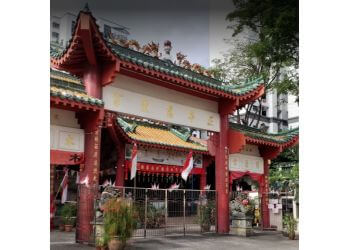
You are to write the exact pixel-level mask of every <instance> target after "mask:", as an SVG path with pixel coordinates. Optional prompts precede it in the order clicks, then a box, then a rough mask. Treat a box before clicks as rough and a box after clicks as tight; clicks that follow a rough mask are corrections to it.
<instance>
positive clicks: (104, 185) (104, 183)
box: [102, 180, 109, 188]
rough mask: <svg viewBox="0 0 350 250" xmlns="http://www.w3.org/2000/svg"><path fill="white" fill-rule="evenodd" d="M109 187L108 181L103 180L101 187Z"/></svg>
mask: <svg viewBox="0 0 350 250" xmlns="http://www.w3.org/2000/svg"><path fill="white" fill-rule="evenodd" d="M108 185H109V181H108V180H105V181H104V182H103V184H102V187H104V188H105V187H107V186H108Z"/></svg>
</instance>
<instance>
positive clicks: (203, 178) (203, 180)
mask: <svg viewBox="0 0 350 250" xmlns="http://www.w3.org/2000/svg"><path fill="white" fill-rule="evenodd" d="M199 178H200V179H199V189H200V190H203V189H204V188H205V186H206V185H207V173H206V169H205V168H204V173H203V174H201V175H200V176H199Z"/></svg>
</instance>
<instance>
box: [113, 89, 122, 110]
mask: <svg viewBox="0 0 350 250" xmlns="http://www.w3.org/2000/svg"><path fill="white" fill-rule="evenodd" d="M122 97H123V95H121V94H119V93H116V92H115V93H113V105H114V107H116V108H119V106H120V103H121V101H122V100H121V98H122Z"/></svg>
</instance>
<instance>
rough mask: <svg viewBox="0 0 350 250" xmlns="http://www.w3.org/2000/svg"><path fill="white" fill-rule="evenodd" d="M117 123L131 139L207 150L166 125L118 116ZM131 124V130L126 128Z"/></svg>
mask: <svg viewBox="0 0 350 250" xmlns="http://www.w3.org/2000/svg"><path fill="white" fill-rule="evenodd" d="M133 124H135V125H133ZM117 125H119V126H120V127H121V128H122V129H123V131H124V132H125V133H126V134H127V136H128V137H130V138H131V139H132V140H136V141H140V142H146V143H151V144H159V145H165V146H171V147H178V148H185V149H193V150H198V151H204V152H205V151H207V150H208V149H207V147H205V146H203V145H201V144H199V143H196V142H193V141H191V140H190V139H189V138H187V141H185V140H184V138H180V136H178V135H175V134H174V132H171V129H170V128H169V127H167V126H163V125H156V124H151V123H149V122H147V121H136V120H130V119H126V118H120V117H118V118H117ZM131 126H134V130H133V131H131V130H130V129H128V128H130V127H131Z"/></svg>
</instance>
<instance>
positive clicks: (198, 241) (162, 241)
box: [51, 232, 299, 250]
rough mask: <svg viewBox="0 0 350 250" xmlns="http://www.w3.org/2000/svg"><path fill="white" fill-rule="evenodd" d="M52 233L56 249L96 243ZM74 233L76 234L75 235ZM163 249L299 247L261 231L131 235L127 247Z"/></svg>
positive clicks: (279, 249) (88, 248)
mask: <svg viewBox="0 0 350 250" xmlns="http://www.w3.org/2000/svg"><path fill="white" fill-rule="evenodd" d="M58 233H59V234H56V233H55V234H56V235H55V236H52V237H51V249H52V250H63V249H64V250H75V249H81V250H83V249H84V250H91V249H95V248H94V247H91V246H87V245H82V244H75V243H73V241H74V233H72V234H67V233H61V232H58ZM72 237H73V238H72ZM71 239H73V241H71ZM158 249H159V250H160V249H173V250H175V249H185V250H189V249H200V250H213V249H214V250H226V249H230V250H231V249H239V250H296V249H299V241H298V240H289V239H288V238H287V237H284V236H282V234H281V233H278V232H260V233H257V234H255V235H254V236H251V237H247V238H244V237H238V236H233V235H217V234H207V235H187V236H185V237H184V236H171V237H161V238H146V239H144V238H141V239H131V240H130V241H129V243H128V245H127V247H126V249H125V250H158Z"/></svg>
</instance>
